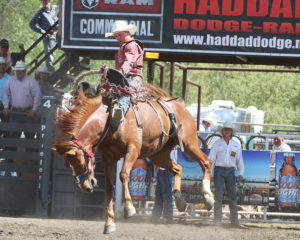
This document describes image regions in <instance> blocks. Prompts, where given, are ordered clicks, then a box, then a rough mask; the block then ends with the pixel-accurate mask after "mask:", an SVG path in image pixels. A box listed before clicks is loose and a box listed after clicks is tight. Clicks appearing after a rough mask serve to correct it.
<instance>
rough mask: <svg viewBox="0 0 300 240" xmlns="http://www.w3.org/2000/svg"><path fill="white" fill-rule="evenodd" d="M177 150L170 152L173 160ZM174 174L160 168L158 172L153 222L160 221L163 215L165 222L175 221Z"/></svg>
mask: <svg viewBox="0 0 300 240" xmlns="http://www.w3.org/2000/svg"><path fill="white" fill-rule="evenodd" d="M175 151H176V150H173V151H172V152H171V154H170V158H171V160H175ZM172 181H173V174H172V173H171V172H170V171H168V170H166V169H164V168H159V169H158V173H157V185H156V189H155V203H154V207H153V211H152V220H153V222H160V217H161V216H162V217H163V223H172V222H173V197H172Z"/></svg>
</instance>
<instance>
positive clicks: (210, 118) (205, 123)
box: [200, 112, 217, 132]
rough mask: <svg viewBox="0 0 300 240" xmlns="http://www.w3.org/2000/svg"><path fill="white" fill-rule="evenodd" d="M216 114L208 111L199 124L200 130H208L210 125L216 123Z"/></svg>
mask: <svg viewBox="0 0 300 240" xmlns="http://www.w3.org/2000/svg"><path fill="white" fill-rule="evenodd" d="M216 121H217V119H216V115H215V114H214V113H213V112H210V113H208V114H207V115H206V116H205V117H204V118H203V120H202V122H201V124H200V131H203V132H204V131H205V132H210V131H211V129H210V127H212V126H214V125H215V124H216Z"/></svg>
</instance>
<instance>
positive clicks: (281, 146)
mask: <svg viewBox="0 0 300 240" xmlns="http://www.w3.org/2000/svg"><path fill="white" fill-rule="evenodd" d="M272 150H274V151H279V152H290V151H292V150H291V148H290V146H289V145H287V144H286V143H285V142H284V139H283V137H275V138H274V145H273V147H272Z"/></svg>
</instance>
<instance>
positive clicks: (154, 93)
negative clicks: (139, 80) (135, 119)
mask: <svg viewBox="0 0 300 240" xmlns="http://www.w3.org/2000/svg"><path fill="white" fill-rule="evenodd" d="M144 85H145V87H146V88H149V89H150V90H151V93H150V95H151V97H152V98H160V97H165V98H172V96H171V95H170V94H168V93H167V92H166V91H165V90H163V89H162V88H161V87H158V86H154V85H152V84H150V83H146V84H144Z"/></svg>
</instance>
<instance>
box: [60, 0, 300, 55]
mask: <svg viewBox="0 0 300 240" xmlns="http://www.w3.org/2000/svg"><path fill="white" fill-rule="evenodd" d="M115 20H127V21H128V23H132V24H135V25H137V28H138V30H137V32H136V34H135V36H134V37H135V38H137V39H140V40H142V41H143V42H144V44H145V50H146V51H155V52H161V53H176V54H187V53H189V54H195V55H196V54H223V55H224V54H225V55H252V56H291V57H296V56H300V51H299V49H300V39H299V34H300V0H284V1H283V0H210V1H209V0H73V1H66V0H63V1H62V41H61V46H62V48H67V49H97V50H117V49H118V48H119V46H118V43H117V42H116V41H115V39H113V38H105V37H104V36H105V33H107V32H111V30H112V25H113V22H114V21H115Z"/></svg>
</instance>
